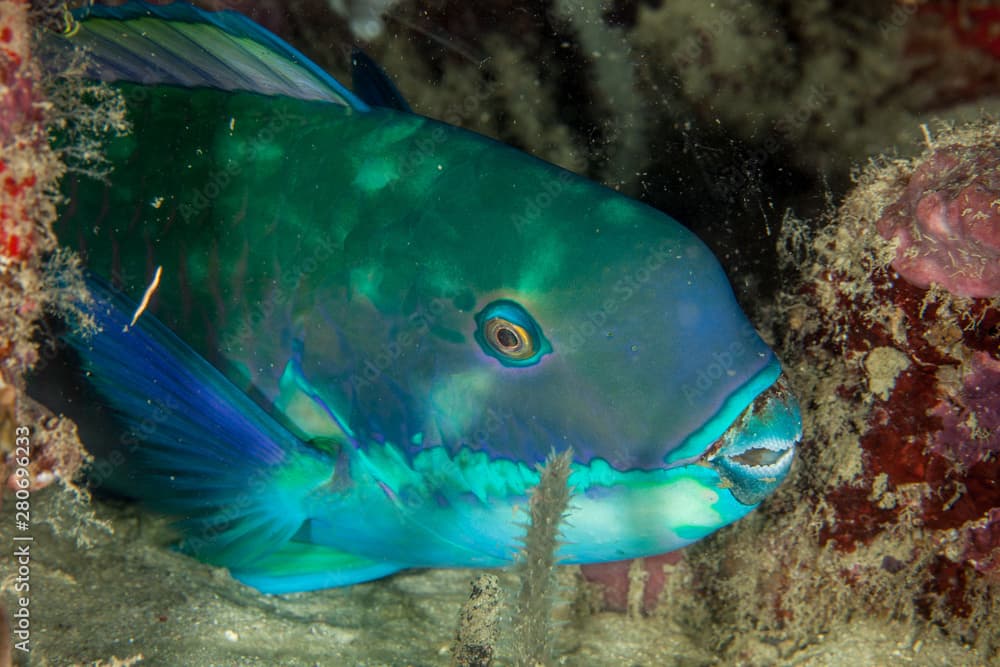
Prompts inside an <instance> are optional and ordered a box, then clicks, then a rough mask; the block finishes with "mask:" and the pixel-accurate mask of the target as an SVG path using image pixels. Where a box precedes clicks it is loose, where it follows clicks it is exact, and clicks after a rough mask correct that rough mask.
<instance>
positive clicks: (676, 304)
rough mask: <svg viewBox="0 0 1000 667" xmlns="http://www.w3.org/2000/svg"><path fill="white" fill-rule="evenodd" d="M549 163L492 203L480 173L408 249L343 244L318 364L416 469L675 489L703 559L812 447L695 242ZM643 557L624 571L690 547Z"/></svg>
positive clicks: (370, 235)
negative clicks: (333, 309) (343, 293)
mask: <svg viewBox="0 0 1000 667" xmlns="http://www.w3.org/2000/svg"><path fill="white" fill-rule="evenodd" d="M538 164H540V163H537V162H536V161H532V162H531V163H530V164H529V165H527V166H525V167H524V168H511V169H510V171H509V173H500V174H497V173H496V171H497V170H496V168H495V167H494V168H492V171H491V173H490V176H491V178H493V179H494V180H495V181H496V182H498V183H503V184H505V185H504V186H503V187H500V188H496V189H492V190H491V189H485V188H483V187H482V186H481V184H480V183H479V181H480V180H481V178H482V176H481V174H480V173H479V172H477V170H476V168H475V167H470V168H469V169H468V173H467V174H466V175H465V176H464V177H465V179H466V180H467V181H468V182H465V183H462V184H459V185H456V186H455V187H454V188H453V189H452V190H451V192H450V193H449V197H448V198H447V199H446V201H447V207H445V205H444V204H441V203H439V202H437V201H436V200H433V199H431V200H430V201H427V200H426V198H425V205H424V207H423V208H422V209H421V210H420V212H419V213H416V214H413V213H411V214H409V215H411V216H412V219H411V220H410V221H409V223H408V224H407V225H406V226H405V229H404V230H402V231H401V230H400V226H399V225H398V224H396V223H392V224H394V225H395V229H396V232H395V233H394V234H392V235H387V234H385V233H382V232H379V231H378V229H377V228H378V224H375V223H373V228H372V229H371V230H368V231H367V232H364V233H361V231H360V230H355V232H354V234H353V238H351V237H349V238H347V239H346V240H345V243H344V248H345V251H346V253H347V257H346V260H345V262H344V264H345V265H346V266H347V267H349V269H348V274H349V278H348V280H347V283H348V285H349V288H348V289H349V292H350V295H349V298H348V299H347V300H346V301H345V300H344V299H339V300H338V302H344V303H347V304H350V306H349V308H350V310H349V312H344V313H342V314H340V315H339V316H337V317H336V318H328V319H327V320H326V321H325V323H324V325H323V326H324V327H328V326H329V324H330V323H331V322H334V321H335V322H337V323H339V324H338V325H337V327H336V329H337V334H336V342H331V344H330V345H326V346H321V347H323V348H324V349H329V350H336V354H333V355H332V356H336V357H337V358H339V359H350V360H351V361H350V362H349V364H348V365H347V366H342V367H339V370H337V371H336V372H335V373H331V372H330V368H332V367H331V366H329V364H328V366H327V376H328V377H327V378H326V379H324V380H323V382H324V383H325V385H326V386H332V385H336V386H337V387H338V391H339V392H340V393H342V394H345V395H347V396H349V398H348V399H347V400H346V401H344V402H343V403H342V404H341V405H340V406H339V409H338V412H340V413H341V414H344V415H347V417H346V418H345V421H346V422H347V424H348V426H349V428H350V430H351V432H352V433H354V434H355V435H356V436H358V437H359V440H360V441H363V442H377V443H390V444H392V445H394V446H395V447H396V448H398V449H399V450H401V451H402V452H403V454H404V458H409V459H411V460H412V459H414V458H416V457H419V456H421V455H426V454H427V453H428V452H431V451H442V450H443V451H444V452H446V453H447V457H448V459H449V460H455V459H456V458H458V457H465V459H466V460H471V458H470V456H472V455H474V457H472V458H475V457H478V459H479V460H483V459H485V460H486V461H488V462H491V463H497V464H498V465H497V469H498V470H501V469H503V470H508V469H509V464H514V465H516V466H521V467H522V469H524V468H526V469H527V470H532V471H533V469H534V467H535V466H536V465H537V464H539V463H541V462H542V461H544V459H545V457H546V455H547V454H548V453H549V452H550V451H552V450H556V451H562V450H565V449H567V448H572V450H573V452H574V465H575V468H574V470H575V473H574V474H575V475H576V477H575V478H574V484H575V485H576V486H577V489H578V491H580V492H581V493H584V494H586V493H589V494H590V495H591V496H593V497H597V496H598V495H600V494H602V493H614V494H620V493H626V494H627V493H630V490H631V489H639V488H642V489H649V488H667V487H670V488H671V489H673V491H672V493H675V494H676V495H677V496H682V497H683V498H685V500H683V503H684V504H685V505H686V506H689V509H692V512H694V513H699V512H700V515H701V516H702V519H701V520H700V521H699V526H700V527H701V528H700V529H699V530H698V531H694V533H691V534H692V535H694V537H692V540H693V539H696V538H697V537H700V536H702V535H704V534H707V532H711V531H712V530H715V529H717V528H719V527H721V526H722V525H725V524H727V523H729V522H731V521H734V520H736V519H737V518H739V517H741V516H743V515H744V514H746V513H747V512H749V511H750V510H752V509H753V507H755V506H756V505H757V504H758V503H759V502H760V501H761V500H762V499H763V498H765V497H766V496H767V495H768V494H769V493H771V492H772V491H773V490H774V489H775V488H776V487H777V486H778V484H779V483H780V482H781V480H782V479H783V478H784V477H785V476H786V475H787V473H788V470H789V468H790V466H791V463H792V460H793V458H794V452H795V447H796V444H797V442H798V441H799V439H800V437H801V422H800V416H799V409H798V405H797V403H796V400H795V398H794V396H793V395H792V393H791V391H790V390H789V388H788V385H787V383H786V380H785V377H784V375H783V372H782V369H781V366H780V363H779V362H778V360H777V359H776V357H775V355H774V353H773V351H772V350H771V349H770V348H769V347H768V346H767V344H766V343H764V341H763V340H762V339H761V338H760V336H759V335H758V333H757V332H756V331H755V329H754V327H753V326H752V325H751V324H750V322H749V321H748V319H747V317H746V315H745V314H744V313H743V311H742V310H741V309H740V307H739V305H738V304H737V302H736V299H735V297H734V294H733V291H732V288H731V286H730V284H729V282H728V280H727V278H726V276H725V274H724V272H723V270H722V268H721V266H720V265H719V263H718V261H717V260H716V258H715V257H714V256H713V254H712V253H711V251H710V250H709V249H708V248H707V247H706V246H705V245H704V244H703V243H702V242H701V241H700V240H699V239H698V238H697V237H696V236H695V235H694V234H692V233H691V232H690V231H688V230H687V229H686V228H684V227H683V226H682V225H680V224H679V223H677V222H676V221H674V220H673V219H672V218H670V217H668V216H666V215H664V214H663V213H661V212H659V211H657V210H655V209H653V208H650V207H648V206H645V205H643V204H641V203H639V202H636V201H634V200H631V199H629V198H627V197H624V196H622V195H620V194H618V193H616V192H614V191H611V190H609V189H606V188H603V187H601V186H598V185H595V184H593V183H591V182H589V181H586V180H584V179H581V178H578V177H576V176H573V175H571V174H569V173H568V172H563V171H561V170H557V169H555V168H553V167H551V166H548V165H546V166H544V167H542V168H539V167H538ZM529 167H530V168H529ZM465 193H468V194H465ZM466 198H467V201H466ZM456 208H457V209H458V211H460V212H461V213H456ZM449 217H451V218H452V222H451V223H450V224H447V225H443V224H440V221H441V220H442V219H447V218H449ZM456 217H457V218H458V222H455V221H454V219H455V218H456ZM388 224H389V223H388V222H386V223H384V225H383V227H384V226H387V225H388ZM328 333H329V332H328ZM346 351H349V352H346ZM327 361H329V360H328V359H327ZM320 370H321V369H319V368H313V369H312V370H310V371H309V372H308V373H307V374H308V375H310V377H313V378H316V377H319V375H318V373H319V372H320ZM505 466H506V467H505ZM484 470H485V469H484ZM476 474H480V473H476ZM481 474H485V475H490V474H491V473H489V472H484V473H481ZM504 483H505V482H504V481H503V480H500V481H498V487H502V486H503V485H504ZM641 495H642V494H638V495H636V496H635V498H639V497H640V496H641ZM617 502H619V504H621V503H628V502H630V501H628V500H627V499H625V498H620V499H619V501H617ZM658 502H660V501H659V500H656V499H655V498H654V499H653V500H652V501H651V502H650V501H649V499H648V498H647V500H646V501H644V502H643V506H644V507H645V506H647V505H653V506H655V505H656V504H657V503H658ZM678 502H679V501H677V500H676V498H674V496H671V499H664V500H663V503H661V504H674V505H677V503H678ZM693 505H697V506H698V507H694V508H692V507H691V506H693ZM702 505H703V506H704V507H702ZM702 510H704V511H702ZM643 511H646V510H643ZM680 521H683V520H682V519H680ZM652 523H653V524H655V523H656V518H655V517H654V518H653V519H652ZM651 530H654V531H655V529H651ZM582 539H591V540H592V541H594V542H601V540H602V539H603V538H599V537H596V536H593V535H592V536H587V537H582V538H581V540H582ZM612 541H613V540H612ZM680 541H683V540H680ZM640 542H641V545H640V546H638V547H637V548H636V549H625V550H623V551H622V552H621V553H622V554H623V555H622V557H626V555H636V552H637V551H639V552H643V551H644V552H648V553H656V552H657V551H664V550H668V549H669V548H676V547H677V546H680V544H678V540H677V539H673V538H671V539H667V540H659V539H657V538H656V537H655V536H654V535H652V534H650V536H649V539H645V538H643V540H640ZM602 557H603V558H604V559H608V558H607V557H606V554H605V555H602V554H597V553H595V554H593V559H599V558H602Z"/></svg>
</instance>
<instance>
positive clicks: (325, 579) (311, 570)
mask: <svg viewBox="0 0 1000 667" xmlns="http://www.w3.org/2000/svg"><path fill="white" fill-rule="evenodd" d="M403 568H404V566H403V565H399V564H397V563H388V562H382V561H374V560H370V559H368V558H363V557H361V556H355V555H354V554H349V553H346V552H344V551H338V550H336V549H331V548H330V547H324V546H321V545H317V544H308V543H306V542H289V543H288V544H286V545H285V546H283V547H282V548H281V549H278V550H277V551H274V552H273V553H270V554H268V555H267V556H265V557H263V558H261V559H259V560H257V561H254V562H253V563H251V564H250V565H248V566H244V567H241V568H240V569H238V570H237V569H233V570H230V573H231V574H232V575H233V576H234V577H235V578H237V579H239V580H240V581H242V582H243V583H244V584H246V585H248V586H253V587H254V588H256V589H257V590H259V591H262V592H264V593H292V592H298V591H314V590H319V589H321V588H333V587H335V586H350V585H351V584H358V583H361V582H363V581H370V580H372V579H378V578H379V577H384V576H386V575H389V574H392V573H393V572H398V571H399V570H402V569H403Z"/></svg>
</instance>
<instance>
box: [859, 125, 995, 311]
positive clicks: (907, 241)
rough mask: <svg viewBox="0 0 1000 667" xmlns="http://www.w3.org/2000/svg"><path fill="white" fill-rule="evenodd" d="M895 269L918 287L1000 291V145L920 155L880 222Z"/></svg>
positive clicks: (965, 292)
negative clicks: (892, 245)
mask: <svg viewBox="0 0 1000 667" xmlns="http://www.w3.org/2000/svg"><path fill="white" fill-rule="evenodd" d="M878 231H879V233H880V234H881V235H882V236H883V238H886V239H892V238H896V239H898V240H899V246H898V248H897V250H896V258H895V259H894V260H893V262H892V267H893V268H894V269H895V270H896V271H897V272H899V274H900V275H901V276H903V278H905V279H906V280H907V281H909V282H911V283H913V284H914V285H916V286H918V287H930V285H931V284H932V283H936V284H938V285H941V286H942V287H944V288H945V289H947V290H948V291H949V292H951V293H952V294H955V295H957V296H966V297H993V296H998V295H1000V148H998V147H996V146H992V145H987V146H962V145H958V144H955V145H950V146H945V147H942V148H938V149H937V150H935V151H934V152H933V153H931V155H930V157H928V158H927V159H925V160H923V161H922V162H921V163H920V164H918V166H917V167H916V169H915V170H914V172H913V174H912V176H911V177H910V179H909V182H908V183H907V185H906V187H905V189H904V190H903V193H902V195H901V196H900V198H899V199H898V200H897V201H896V202H895V203H894V204H892V205H890V206H889V207H887V208H886V210H885V212H884V214H883V215H882V218H881V219H880V220H879V221H878Z"/></svg>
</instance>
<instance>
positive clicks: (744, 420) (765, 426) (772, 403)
mask: <svg viewBox="0 0 1000 667" xmlns="http://www.w3.org/2000/svg"><path fill="white" fill-rule="evenodd" d="M801 439H802V419H801V416H800V413H799V404H798V401H796V400H795V397H794V396H793V395H792V393H791V391H790V389H789V388H788V383H787V382H786V381H785V378H784V376H781V377H779V378H778V379H777V380H775V382H774V384H772V385H771V386H770V387H768V389H767V390H765V391H764V392H762V393H761V394H760V395H758V396H757V397H756V398H755V399H754V400H753V402H751V403H750V405H749V406H747V408H746V409H745V410H744V411H743V412H742V413H740V415H739V417H737V418H736V420H735V421H733V423H732V424H731V425H730V427H729V428H728V429H726V432H725V433H723V434H722V436H721V437H720V438H719V439H717V440H716V441H715V442H713V443H712V444H711V445H710V446H709V447H708V449H707V450H706V451H705V453H704V454H703V455H702V456H700V457H699V460H698V463H700V464H702V465H706V466H708V467H710V468H712V469H714V470H715V472H716V473H718V475H719V477H720V478H721V480H722V483H723V486H724V487H725V488H728V489H729V491H730V492H731V493H732V494H733V497H734V498H736V500H738V501H739V502H741V503H743V504H744V505H756V504H757V503H759V502H760V501H762V500H763V499H764V498H765V497H767V496H768V495H770V494H771V493H772V492H773V491H774V490H775V489H776V488H777V487H778V485H779V484H780V483H781V481H782V480H783V479H784V478H785V476H786V475H787V474H788V471H789V469H790V468H791V467H792V461H793V459H794V458H795V447H796V445H797V444H798V442H799V441H800V440H801Z"/></svg>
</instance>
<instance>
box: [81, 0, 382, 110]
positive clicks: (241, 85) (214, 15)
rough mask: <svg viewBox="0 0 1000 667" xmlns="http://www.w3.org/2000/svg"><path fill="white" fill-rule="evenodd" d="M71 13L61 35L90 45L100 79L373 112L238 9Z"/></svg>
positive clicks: (175, 6)
mask: <svg viewBox="0 0 1000 667" xmlns="http://www.w3.org/2000/svg"><path fill="white" fill-rule="evenodd" d="M73 15H74V18H75V19H77V20H78V21H79V24H78V26H76V27H75V29H74V30H73V31H72V32H71V33H70V35H68V36H66V37H64V38H62V39H64V40H65V41H66V42H69V43H71V44H75V45H80V46H82V47H85V48H86V49H87V50H88V51H89V54H88V58H87V61H88V66H89V68H90V69H89V71H88V74H89V75H90V76H93V77H94V78H97V79H100V80H102V81H130V82H134V83H141V84H147V85H157V84H163V85H176V86H184V87H191V88H193V87H208V88H218V89H220V90H245V91H251V92H257V93H262V94H265V95H287V96H289V97H295V98H299V99H305V100H325V101H328V102H333V103H335V104H341V105H344V106H348V107H351V108H352V109H354V110H356V111H368V105H367V104H365V103H364V102H362V101H361V100H360V99H358V97H357V96H355V95H354V94H353V93H351V91H349V90H348V89H347V88H345V87H344V86H343V85H341V84H340V83H339V82H338V81H337V80H336V79H334V78H333V77H332V76H330V75H329V74H327V73H326V72H324V71H323V70H322V69H320V67H319V66H318V65H316V64H315V63H313V62H312V61H310V60H309V59H308V58H306V57H305V56H304V55H302V54H301V53H300V52H299V51H297V50H296V49H295V48H293V47H292V46H290V45H289V44H287V43H286V42H284V41H283V40H281V39H280V38H278V37H276V36H275V35H273V34H272V33H270V32H268V31H267V30H265V29H264V28H262V27H261V26H259V25H257V24H256V23H254V22H253V21H251V20H250V19H249V18H247V17H246V16H243V15H242V14H239V13H237V12H234V11H228V10H226V11H219V12H208V11H204V10H202V9H198V8H197V7H194V6H192V5H189V4H187V3H184V2H175V3H172V4H169V5H160V6H158V5H148V4H146V3H143V2H128V3H126V4H124V5H119V6H117V7H106V6H92V7H84V8H81V9H78V10H75V11H74V14H73Z"/></svg>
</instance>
